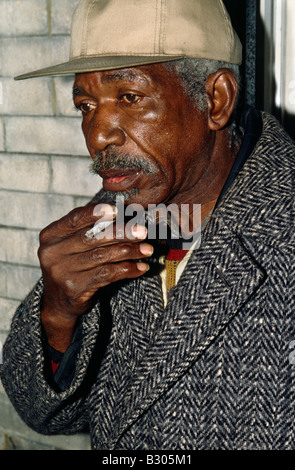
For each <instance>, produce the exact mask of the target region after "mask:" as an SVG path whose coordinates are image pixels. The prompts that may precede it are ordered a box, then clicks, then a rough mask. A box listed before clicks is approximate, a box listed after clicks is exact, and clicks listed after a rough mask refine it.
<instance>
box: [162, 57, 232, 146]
mask: <svg viewBox="0 0 295 470" xmlns="http://www.w3.org/2000/svg"><path fill="white" fill-rule="evenodd" d="M165 66H166V67H167V68H168V69H169V70H171V71H174V72H175V73H176V74H177V75H178V76H179V78H180V81H181V83H182V86H183V89H184V91H185V93H186V94H187V95H188V96H190V97H191V98H192V99H193V100H194V101H195V103H196V105H197V107H198V109H200V110H201V111H206V109H207V106H208V97H207V95H206V91H205V83H206V80H207V78H208V77H209V76H210V75H212V74H213V73H215V72H217V70H219V69H221V68H226V69H229V70H230V71H231V72H232V73H233V75H234V77H235V78H236V80H237V83H238V86H239V90H240V86H241V75H240V67H239V65H235V64H229V63H227V62H222V61H219V60H211V59H210V60H209V59H181V60H175V61H171V62H167V63H166V64H165ZM238 102H239V99H238V97H237V100H236V104H235V110H234V112H233V115H232V118H231V121H230V126H229V130H230V131H231V134H232V138H233V143H234V142H235V141H236V140H237V139H238V137H239V136H240V135H241V132H240V130H239V129H238V128H237V126H236V122H235V111H236V108H237V105H238Z"/></svg>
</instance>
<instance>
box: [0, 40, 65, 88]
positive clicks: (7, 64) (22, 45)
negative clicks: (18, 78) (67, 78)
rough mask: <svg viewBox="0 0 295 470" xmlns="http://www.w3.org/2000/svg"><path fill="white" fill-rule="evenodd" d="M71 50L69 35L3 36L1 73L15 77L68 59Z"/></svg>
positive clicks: (0, 59) (0, 58)
mask: <svg viewBox="0 0 295 470" xmlns="http://www.w3.org/2000/svg"><path fill="white" fill-rule="evenodd" d="M69 51H70V38H69V37H68V36H56V37H49V38H47V37H41V36H40V37H21V38H2V39H1V41H0V75H3V76H6V77H14V76H15V75H20V74H22V73H26V72H30V71H32V70H35V69H40V68H43V67H47V66H50V65H54V64H57V63H60V62H64V61H67V60H68V58H69ZM36 80H37V79H36Z"/></svg>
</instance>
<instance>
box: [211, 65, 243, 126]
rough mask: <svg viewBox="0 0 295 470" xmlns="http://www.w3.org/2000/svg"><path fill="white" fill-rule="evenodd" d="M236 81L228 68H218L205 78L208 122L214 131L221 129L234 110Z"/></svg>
mask: <svg viewBox="0 0 295 470" xmlns="http://www.w3.org/2000/svg"><path fill="white" fill-rule="evenodd" d="M238 88H239V86H238V83H237V80H236V78H235V76H234V74H233V73H232V72H231V71H230V70H229V69H220V70H217V72H215V73H213V74H212V75H210V76H209V77H208V78H207V80H206V92H207V95H208V100H209V103H208V124H209V128H210V129H211V130H214V131H218V130H220V129H223V128H224V127H225V126H226V125H227V123H228V121H229V119H230V117H231V115H232V112H233V110H234V107H235V102H236V99H237V95H238Z"/></svg>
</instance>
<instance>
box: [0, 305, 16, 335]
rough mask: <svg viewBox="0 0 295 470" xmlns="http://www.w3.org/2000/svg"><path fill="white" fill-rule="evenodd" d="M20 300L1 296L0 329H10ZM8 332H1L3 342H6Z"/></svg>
mask: <svg viewBox="0 0 295 470" xmlns="http://www.w3.org/2000/svg"><path fill="white" fill-rule="evenodd" d="M19 303H20V302H19V301H18V300H12V299H6V298H3V297H0V329H1V330H6V332H8V331H9V329H10V324H11V320H12V317H13V315H14V313H15V311H16V309H17V308H18V306H19ZM6 336H7V333H4V332H3V331H1V332H0V340H1V341H2V343H3V342H4V340H5V338H6Z"/></svg>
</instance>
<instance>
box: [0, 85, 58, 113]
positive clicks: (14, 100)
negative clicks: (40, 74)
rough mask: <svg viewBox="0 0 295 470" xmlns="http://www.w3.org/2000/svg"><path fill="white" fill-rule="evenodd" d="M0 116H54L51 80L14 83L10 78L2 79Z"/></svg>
mask: <svg viewBox="0 0 295 470" xmlns="http://www.w3.org/2000/svg"><path fill="white" fill-rule="evenodd" d="M1 82H2V91H3V103H2V106H1V107H0V109H1V114H2V115H5V114H6V115H23V114H25V115H39V116H40V115H43V116H52V115H53V114H54V109H53V106H54V103H53V97H52V80H49V79H48V78H43V79H42V78H38V80H23V81H15V80H14V79H13V78H12V77H9V78H2V80H1Z"/></svg>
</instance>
